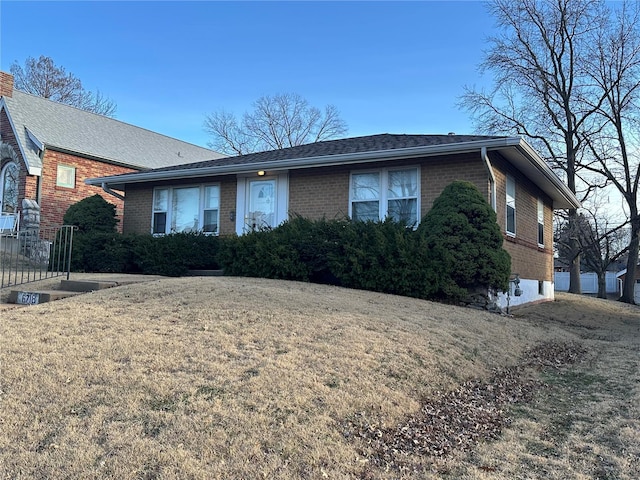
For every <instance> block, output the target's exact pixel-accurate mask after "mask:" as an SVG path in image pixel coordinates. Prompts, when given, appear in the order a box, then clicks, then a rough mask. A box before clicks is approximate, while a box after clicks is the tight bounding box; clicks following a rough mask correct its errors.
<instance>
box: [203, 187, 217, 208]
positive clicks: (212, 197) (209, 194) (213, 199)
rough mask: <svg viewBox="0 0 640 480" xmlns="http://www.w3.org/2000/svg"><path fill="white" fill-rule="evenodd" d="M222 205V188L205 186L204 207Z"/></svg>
mask: <svg viewBox="0 0 640 480" xmlns="http://www.w3.org/2000/svg"><path fill="white" fill-rule="evenodd" d="M219 206H220V188H219V187H218V186H217V185H216V186H213V185H211V186H207V187H204V208H205V210H207V209H212V208H218V207H219Z"/></svg>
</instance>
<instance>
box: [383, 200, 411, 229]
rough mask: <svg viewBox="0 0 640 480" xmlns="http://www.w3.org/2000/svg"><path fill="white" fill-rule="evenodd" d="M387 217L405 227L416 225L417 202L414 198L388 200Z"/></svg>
mask: <svg viewBox="0 0 640 480" xmlns="http://www.w3.org/2000/svg"><path fill="white" fill-rule="evenodd" d="M388 215H389V217H390V218H392V219H393V220H394V221H396V222H401V223H404V224H406V225H407V226H414V225H416V224H417V223H418V200H417V199H416V198H411V199H404V200H389V214H388Z"/></svg>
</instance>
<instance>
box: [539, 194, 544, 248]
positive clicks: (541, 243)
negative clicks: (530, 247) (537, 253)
mask: <svg viewBox="0 0 640 480" xmlns="http://www.w3.org/2000/svg"><path fill="white" fill-rule="evenodd" d="M538 245H539V246H541V247H543V246H544V203H542V200H540V199H538Z"/></svg>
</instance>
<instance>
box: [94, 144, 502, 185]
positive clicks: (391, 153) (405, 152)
mask: <svg viewBox="0 0 640 480" xmlns="http://www.w3.org/2000/svg"><path fill="white" fill-rule="evenodd" d="M505 146H507V145H506V144H505V139H504V138H499V139H491V140H486V141H484V142H477V141H476V142H461V143H452V144H445V145H427V146H419V147H407V148H397V149H392V150H373V151H369V152H355V153H347V154H340V155H322V156H318V157H301V158H290V159H285V160H273V161H270V162H254V163H246V164H231V165H220V166H212V167H189V166H188V165H185V168H182V169H175V170H163V171H154V170H150V171H147V172H140V173H139V174H136V173H130V174H127V175H126V178H123V176H120V175H116V176H111V177H100V178H90V179H87V180H85V182H86V183H87V184H88V185H102V184H103V183H107V184H108V185H109V186H111V188H116V189H118V190H122V189H123V187H124V185H126V184H128V183H147V182H155V181H159V180H167V179H184V178H195V177H205V176H215V175H246V174H248V173H253V172H257V171H258V170H270V171H284V170H291V169H301V168H319V167H330V166H335V165H343V164H350V165H352V164H358V163H367V162H371V161H373V160H375V161H385V160H393V159H396V158H417V157H426V156H434V155H441V154H448V153H449V154H450V153H467V152H474V151H478V150H480V148H481V147H487V148H488V149H495V148H501V147H505Z"/></svg>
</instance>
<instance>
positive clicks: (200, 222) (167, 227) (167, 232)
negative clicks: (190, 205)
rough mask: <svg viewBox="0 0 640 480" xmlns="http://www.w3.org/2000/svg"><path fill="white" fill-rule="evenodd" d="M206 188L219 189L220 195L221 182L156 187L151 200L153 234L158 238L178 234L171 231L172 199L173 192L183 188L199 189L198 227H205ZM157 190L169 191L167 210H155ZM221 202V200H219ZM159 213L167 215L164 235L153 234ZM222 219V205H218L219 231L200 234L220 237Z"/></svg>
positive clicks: (200, 231)
mask: <svg viewBox="0 0 640 480" xmlns="http://www.w3.org/2000/svg"><path fill="white" fill-rule="evenodd" d="M206 187H218V193H219V194H220V191H221V189H220V183H219V182H213V183H199V184H195V185H193V184H188V185H171V186H158V187H154V189H153V197H152V199H151V234H152V235H154V236H156V237H161V236H163V235H170V234H172V233H176V232H172V231H171V228H170V227H171V220H172V218H171V216H172V211H171V199H172V197H173V190H176V189H181V188H199V189H200V198H199V200H198V225H204V211H205V208H204V202H205V196H204V191H205V188H206ZM157 190H167V191H168V199H167V201H168V203H169V204H168V205H167V210H156V209H155V198H156V191H157ZM219 201H220V200H219ZM159 212H164V213H165V214H166V219H165V232H164V233H154V232H153V221H154V217H155V214H156V213H159ZM220 217H221V212H220V205H218V221H217V225H218V228H217V231H216V232H203V231H202V230H199V231H198V233H202V234H204V235H220Z"/></svg>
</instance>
